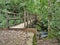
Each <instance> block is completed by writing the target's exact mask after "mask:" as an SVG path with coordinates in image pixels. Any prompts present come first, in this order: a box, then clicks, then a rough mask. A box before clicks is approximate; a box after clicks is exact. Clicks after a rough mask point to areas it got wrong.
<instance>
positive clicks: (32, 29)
mask: <svg viewBox="0 0 60 45" xmlns="http://www.w3.org/2000/svg"><path fill="white" fill-rule="evenodd" d="M1 30H2V31H3V30H15V31H19V30H22V31H28V32H33V33H34V34H36V31H37V29H35V28H9V29H8V28H4V29H3V28H0V31H1Z"/></svg>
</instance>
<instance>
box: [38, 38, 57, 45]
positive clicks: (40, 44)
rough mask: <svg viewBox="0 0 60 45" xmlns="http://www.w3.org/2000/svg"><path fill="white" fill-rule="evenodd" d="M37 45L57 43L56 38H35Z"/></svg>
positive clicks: (55, 44)
mask: <svg viewBox="0 0 60 45" xmlns="http://www.w3.org/2000/svg"><path fill="white" fill-rule="evenodd" d="M37 45H58V42H57V41H56V40H43V39H41V40H37Z"/></svg>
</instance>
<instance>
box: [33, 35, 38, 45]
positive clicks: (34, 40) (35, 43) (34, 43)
mask: <svg viewBox="0 0 60 45" xmlns="http://www.w3.org/2000/svg"><path fill="white" fill-rule="evenodd" d="M33 45H37V40H36V35H34V37H33Z"/></svg>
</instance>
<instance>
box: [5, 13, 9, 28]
mask: <svg viewBox="0 0 60 45" xmlns="http://www.w3.org/2000/svg"><path fill="white" fill-rule="evenodd" d="M5 14H6V21H7V22H6V26H7V28H8V29H9V16H8V14H7V13H5Z"/></svg>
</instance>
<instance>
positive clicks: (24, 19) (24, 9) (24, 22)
mask: <svg viewBox="0 0 60 45" xmlns="http://www.w3.org/2000/svg"><path fill="white" fill-rule="evenodd" d="M24 27H25V28H26V11H25V9H24Z"/></svg>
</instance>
